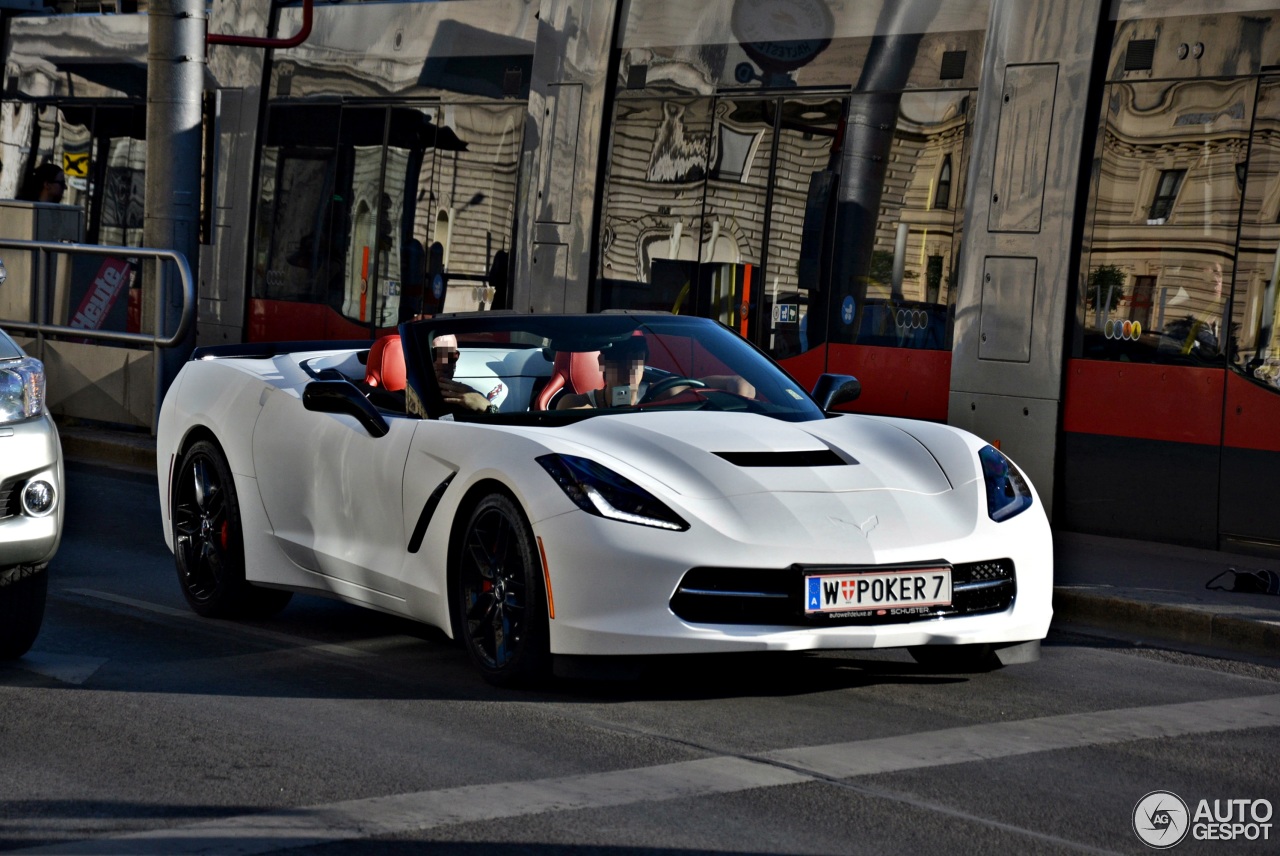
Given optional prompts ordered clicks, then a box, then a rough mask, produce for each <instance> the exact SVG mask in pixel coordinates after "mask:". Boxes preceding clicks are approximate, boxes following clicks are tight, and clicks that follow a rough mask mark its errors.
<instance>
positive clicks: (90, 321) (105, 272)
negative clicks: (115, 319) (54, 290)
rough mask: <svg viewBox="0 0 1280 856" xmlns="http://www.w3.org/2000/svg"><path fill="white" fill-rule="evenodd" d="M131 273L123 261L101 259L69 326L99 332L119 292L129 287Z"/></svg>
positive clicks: (127, 264) (126, 263)
mask: <svg viewBox="0 0 1280 856" xmlns="http://www.w3.org/2000/svg"><path fill="white" fill-rule="evenodd" d="M131 278H132V271H131V269H130V266H129V263H128V262H127V261H125V260H123V259H112V258H107V259H103V261H102V266H101V267H99V268H98V273H97V275H96V276H95V277H94V278H93V281H92V282H91V283H90V284H89V287H88V288H87V289H86V290H85V294H84V298H83V299H81V301H80V306H79V308H78V309H76V311H75V313H74V314H72V316H71V326H72V327H76V328H79V329H81V330H101V329H102V323H103V321H104V320H106V318H107V316H108V314H110V312H111V307H113V306H114V305H115V303H116V300H117V299H118V298H119V297H120V294H121V292H123V291H125V290H126V289H127V288H128V287H129V281H130V279H131Z"/></svg>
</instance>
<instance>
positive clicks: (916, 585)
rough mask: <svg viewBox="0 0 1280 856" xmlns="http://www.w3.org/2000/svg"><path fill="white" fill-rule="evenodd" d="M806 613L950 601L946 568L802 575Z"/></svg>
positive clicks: (886, 608)
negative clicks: (803, 576)
mask: <svg viewBox="0 0 1280 856" xmlns="http://www.w3.org/2000/svg"><path fill="white" fill-rule="evenodd" d="M804 585H805V599H804V611H805V612H806V613H822V612H861V611H867V610H898V609H916V608H920V607H928V606H948V605H950V603H951V569H950V568H910V569H904V570H901V571H882V572H877V573H869V574H868V573H858V574H853V573H846V574H820V575H814V576H806V577H805V578H804Z"/></svg>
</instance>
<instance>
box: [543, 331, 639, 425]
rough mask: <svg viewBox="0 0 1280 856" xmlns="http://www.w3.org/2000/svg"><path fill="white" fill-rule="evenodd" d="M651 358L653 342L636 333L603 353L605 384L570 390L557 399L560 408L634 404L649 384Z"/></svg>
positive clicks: (577, 408) (601, 360) (627, 405)
mask: <svg viewBox="0 0 1280 856" xmlns="http://www.w3.org/2000/svg"><path fill="white" fill-rule="evenodd" d="M648 358H649V345H648V343H647V342H645V340H644V337H643V336H632V337H631V338H629V339H624V340H623V341H621V342H615V343H614V344H613V345H612V346H610V347H608V348H605V349H604V350H602V351H601V352H600V374H601V375H603V376H604V386H603V387H601V388H600V389H589V390H587V391H586V392H584V393H581V394H578V393H569V394H568V395H564V396H562V397H561V398H560V400H559V401H558V402H556V410H581V409H584V408H588V407H630V406H631V405H633V404H636V403H638V402H639V401H640V399H641V398H643V397H644V394H645V392H647V391H648V387H649V385H648V384H647V383H645V382H644V364H645V362H646V361H647V360H648Z"/></svg>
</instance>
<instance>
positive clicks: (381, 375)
mask: <svg viewBox="0 0 1280 856" xmlns="http://www.w3.org/2000/svg"><path fill="white" fill-rule="evenodd" d="M858 389H859V387H858V383H857V381H856V380H854V379H853V378H850V377H842V376H835V375H824V376H823V378H821V379H820V380H819V382H818V384H817V388H816V389H815V390H814V393H813V395H812V396H811V395H810V394H809V393H807V392H806V391H804V390H803V389H801V388H800V387H799V386H798V385H797V384H796V382H795V381H794V380H793V379H792V378H791V377H789V376H788V375H787V374H786V373H785V372H783V371H781V370H780V369H779V368H778V367H777V366H776V365H775V364H774V363H773V362H771V361H770V360H769V359H768V358H767V357H766V356H764V355H763V354H762V353H760V352H759V351H758V350H756V349H755V348H754V347H753V346H751V345H750V344H748V343H747V342H746V341H744V340H743V339H741V338H740V337H738V336H737V335H736V334H735V333H733V332H732V331H730V330H728V329H726V328H725V327H723V326H721V325H719V324H717V323H715V322H712V321H709V320H705V319H699V318H688V317H681V316H672V315H663V314H657V313H655V314H602V315H583V316H554V315H521V314H510V313H494V312H490V313H482V314H477V315H470V316H462V315H459V316H441V317H438V318H435V319H429V320H425V321H418V322H413V323H410V324H406V325H403V326H402V327H401V328H400V333H399V335H396V336H390V337H386V338H384V339H380V340H378V341H376V342H374V343H373V346H372V347H369V346H368V345H363V346H361V345H347V346H343V345H341V344H340V343H322V344H316V343H312V344H307V345H301V344H297V343H295V344H292V345H266V346H261V345H256V346H255V345H246V346H223V347H218V348H210V349H202V350H199V351H197V352H196V354H195V356H194V357H193V359H192V360H191V361H190V362H189V363H187V365H186V366H185V367H184V368H183V369H182V371H181V372H180V373H179V375H178V377H177V379H176V380H175V382H174V384H173V386H172V388H171V389H170V390H169V393H168V395H167V397H166V398H165V400H164V404H163V407H162V409H161V414H160V421H159V428H158V436H157V448H158V453H157V454H158V469H157V471H158V472H159V474H160V476H161V481H160V498H161V507H162V509H163V511H162V514H163V517H164V521H163V522H164V529H165V533H166V538H167V540H168V542H169V546H170V548H171V549H172V550H173V551H174V555H175V559H176V564H177V569H178V580H179V582H180V584H181V586H182V591H183V593H184V595H185V596H186V598H187V600H188V602H189V603H190V605H191V607H192V608H193V609H194V610H195V611H196V612H198V613H200V614H201V615H223V616H225V615H256V616H263V615H269V614H271V613H273V612H275V611H277V610H279V609H280V608H282V607H283V606H284V605H285V603H286V602H287V601H288V599H289V596H290V594H289V593H290V592H294V591H302V592H310V593H316V594H323V595H328V596H331V597H337V598H340V599H342V600H345V601H349V602H351V603H357V604H361V605H364V606H369V607H372V608H374V609H379V610H383V611H385V612H390V613H394V614H396V615H403V616H408V617H410V618H413V619H416V620H419V621H423V622H427V623H430V624H433V625H436V626H438V627H440V628H443V629H444V631H445V632H446V633H449V634H450V635H452V636H454V637H455V638H461V640H462V642H463V644H464V645H465V647H466V649H467V651H468V652H469V654H470V656H471V659H472V660H473V662H474V663H475V665H476V666H477V667H478V668H479V670H480V672H481V673H482V674H483V675H484V677H485V678H486V679H488V680H489V681H491V682H493V683H497V684H520V683H528V682H531V681H534V680H537V679H538V678H540V677H542V676H543V675H545V674H547V673H549V671H550V670H551V668H552V666H553V664H554V665H557V666H559V665H561V664H563V665H564V666H565V667H567V668H573V666H574V665H575V659H574V658H583V657H590V658H601V657H606V656H608V657H614V656H618V655H651V654H679V653H696V652H703V653H706V652H730V651H805V650H817V649H850V648H888V647H905V648H907V649H909V650H910V652H911V654H912V655H913V656H914V657H915V658H916V660H918V661H919V662H921V663H923V664H925V665H926V666H929V667H934V668H940V669H948V670H951V669H972V670H979V669H983V668H992V667H995V666H998V665H1001V664H1008V663H1015V662H1026V661H1029V660H1034V659H1036V658H1037V657H1038V655H1039V644H1040V640H1041V639H1042V638H1043V637H1044V636H1045V634H1046V633H1047V632H1048V628H1049V619H1050V616H1051V607H1050V600H1051V594H1052V547H1051V535H1050V530H1049V525H1048V522H1047V520H1046V517H1045V514H1044V511H1043V506H1042V505H1041V503H1040V502H1039V499H1038V498H1037V496H1036V493H1035V490H1034V488H1033V487H1032V486H1031V485H1030V484H1029V483H1028V482H1027V481H1026V480H1025V479H1024V478H1023V477H1022V475H1021V474H1020V473H1019V471H1018V469H1017V468H1016V467H1015V466H1014V465H1013V463H1012V462H1011V461H1009V460H1008V459H1007V458H1006V457H1005V456H1004V455H1003V454H1001V453H1000V452H999V451H997V450H996V449H994V448H992V447H991V446H989V445H987V444H985V443H984V442H983V441H982V440H980V439H978V438H977V437H974V436H973V435H971V434H968V433H965V432H964V431H960V430H958V429H955V428H951V427H948V426H946V425H938V424H933V423H926V422H915V421H910V420H904V419H890V418H883V417H870V416H860V415H853V414H839V413H835V412H832V411H831V410H830V408H832V407H834V406H835V405H837V404H839V403H841V402H842V401H848V400H850V399H852V398H853V397H856V395H857V393H858ZM576 662H577V664H578V665H581V664H582V663H584V662H586V663H589V662H592V661H587V660H578V661H576ZM597 662H598V661H597Z"/></svg>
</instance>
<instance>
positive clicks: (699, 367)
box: [402, 314, 824, 424]
mask: <svg viewBox="0 0 1280 856" xmlns="http://www.w3.org/2000/svg"><path fill="white" fill-rule="evenodd" d="M402 334H403V336H404V340H405V346H406V348H405V350H406V357H407V359H408V363H409V374H410V386H411V387H413V388H414V390H416V391H417V392H418V393H419V395H417V396H416V399H417V404H416V406H411V410H420V411H421V414H420V415H424V416H429V417H433V418H441V417H449V418H455V419H456V418H467V419H470V418H475V419H498V420H502V421H536V422H539V423H552V424H554V423H556V422H562V421H576V420H578V419H583V418H591V417H595V416H604V415H611V416H616V415H629V414H636V413H644V412H651V411H655V410H677V409H679V410H690V411H729V412H742V413H757V414H763V415H766V416H771V417H774V418H777V419H783V420H787V421H794V422H799V421H807V420H811V419H822V418H824V416H823V413H822V411H821V410H820V409H819V408H818V407H817V405H816V404H814V402H813V400H812V399H811V398H809V396H808V394H807V393H806V392H805V391H804V390H803V389H802V388H801V387H800V385H799V384H798V383H796V381H795V380H793V379H792V378H791V377H790V376H789V375H787V374H786V373H785V372H783V371H782V370H781V369H780V368H779V367H778V366H777V365H776V364H775V363H773V362H772V361H771V360H770V359H769V358H768V357H766V356H765V355H764V354H763V353H761V352H760V351H759V350H757V349H756V348H755V347H754V346H753V345H751V344H750V343H748V342H747V341H746V340H744V339H743V338H741V337H740V336H738V335H737V334H736V333H734V332H732V331H731V330H729V329H727V328H725V327H723V326H721V325H720V324H717V323H716V322H714V321H711V320H708V319H705V318H689V317H681V316H674V315H631V314H627V315H612V314H610V315H575V316H569V315H515V314H510V315H508V314H486V315H478V316H469V317H456V318H439V319H428V320H425V321H419V322H414V323H412V324H406V325H404V327H403V328H402ZM414 399H415V396H414V395H411V396H410V400H411V402H413V401H414Z"/></svg>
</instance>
